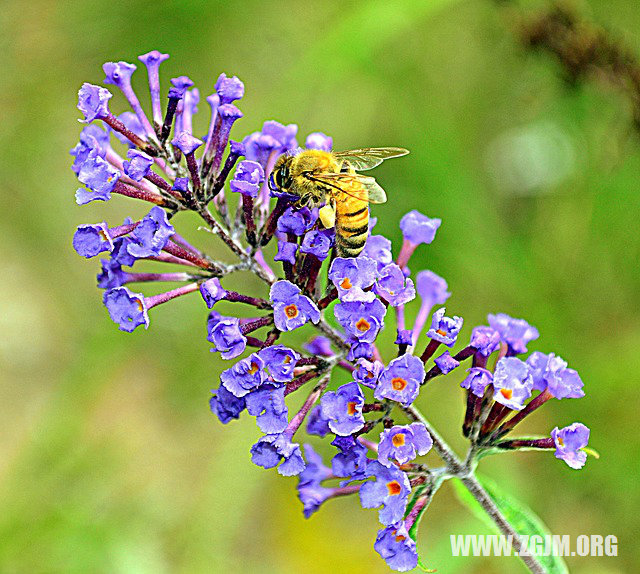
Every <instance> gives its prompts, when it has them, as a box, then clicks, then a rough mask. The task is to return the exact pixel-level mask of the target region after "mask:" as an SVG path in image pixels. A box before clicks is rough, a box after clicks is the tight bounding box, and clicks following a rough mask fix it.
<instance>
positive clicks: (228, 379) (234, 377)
mask: <svg viewBox="0 0 640 574" xmlns="http://www.w3.org/2000/svg"><path fill="white" fill-rule="evenodd" d="M220 381H221V382H222V384H223V385H224V387H225V388H226V389H227V390H228V391H229V392H230V393H231V394H233V395H235V396H236V397H244V396H245V395H247V394H249V393H250V392H251V391H252V390H254V389H257V388H258V387H260V385H262V383H264V382H265V381H266V375H265V372H264V362H263V360H262V359H261V358H260V357H259V356H258V355H257V354H256V353H253V354H252V355H249V356H248V357H246V358H244V359H242V360H241V361H238V362H237V363H236V364H235V365H233V367H231V368H229V369H227V370H226V371H222V373H220Z"/></svg>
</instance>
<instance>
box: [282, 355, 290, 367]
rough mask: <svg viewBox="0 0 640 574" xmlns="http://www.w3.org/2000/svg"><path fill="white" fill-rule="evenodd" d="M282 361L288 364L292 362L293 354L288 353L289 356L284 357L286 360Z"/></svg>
mask: <svg viewBox="0 0 640 574" xmlns="http://www.w3.org/2000/svg"><path fill="white" fill-rule="evenodd" d="M282 362H283V363H284V364H285V365H288V364H289V363H290V362H291V356H290V355H287V356H286V357H285V358H284V361H282Z"/></svg>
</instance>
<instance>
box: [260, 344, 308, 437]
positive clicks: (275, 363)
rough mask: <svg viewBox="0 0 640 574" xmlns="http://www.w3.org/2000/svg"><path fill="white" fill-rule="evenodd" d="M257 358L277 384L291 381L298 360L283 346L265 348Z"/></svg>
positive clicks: (294, 354) (298, 358) (296, 355)
mask: <svg viewBox="0 0 640 574" xmlns="http://www.w3.org/2000/svg"><path fill="white" fill-rule="evenodd" d="M258 356H259V357H260V358H261V359H262V360H263V361H264V365H265V367H266V368H267V370H268V371H269V374H270V375H271V378H272V379H273V380H274V381H276V382H278V383H286V382H289V381H291V380H292V379H293V370H294V369H295V366H296V364H297V363H298V361H299V360H300V355H299V354H298V353H296V352H295V351H294V350H293V349H289V347H285V346H284V345H272V346H270V347H265V348H264V349H262V350H260V351H259V352H258ZM265 432H266V431H265Z"/></svg>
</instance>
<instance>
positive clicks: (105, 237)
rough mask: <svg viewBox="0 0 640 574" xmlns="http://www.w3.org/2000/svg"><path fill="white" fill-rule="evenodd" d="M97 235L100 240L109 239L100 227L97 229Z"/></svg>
mask: <svg viewBox="0 0 640 574" xmlns="http://www.w3.org/2000/svg"><path fill="white" fill-rule="evenodd" d="M98 235H99V236H100V239H102V241H108V240H109V238H108V237H107V234H106V233H105V232H104V231H103V230H102V229H101V230H100V231H98Z"/></svg>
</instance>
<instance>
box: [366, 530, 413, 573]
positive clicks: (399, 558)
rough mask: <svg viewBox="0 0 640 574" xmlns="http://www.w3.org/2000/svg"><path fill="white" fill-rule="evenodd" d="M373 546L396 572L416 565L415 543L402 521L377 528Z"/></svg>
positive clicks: (407, 569) (405, 570)
mask: <svg viewBox="0 0 640 574" xmlns="http://www.w3.org/2000/svg"><path fill="white" fill-rule="evenodd" d="M373 548H374V549H375V551H376V552H377V553H378V554H380V556H381V557H382V558H383V560H384V561H385V562H386V563H387V566H389V568H391V569H393V570H396V571H397V572H407V571H409V570H413V569H414V568H415V567H416V566H417V565H418V551H417V550H416V543H415V541H414V540H413V539H412V538H411V537H410V536H409V533H408V532H407V529H406V527H405V525H404V522H402V521H399V522H397V523H396V524H392V525H391V526H387V527H386V528H384V529H383V530H379V531H378V536H377V537H376V541H375V542H374V544H373Z"/></svg>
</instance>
